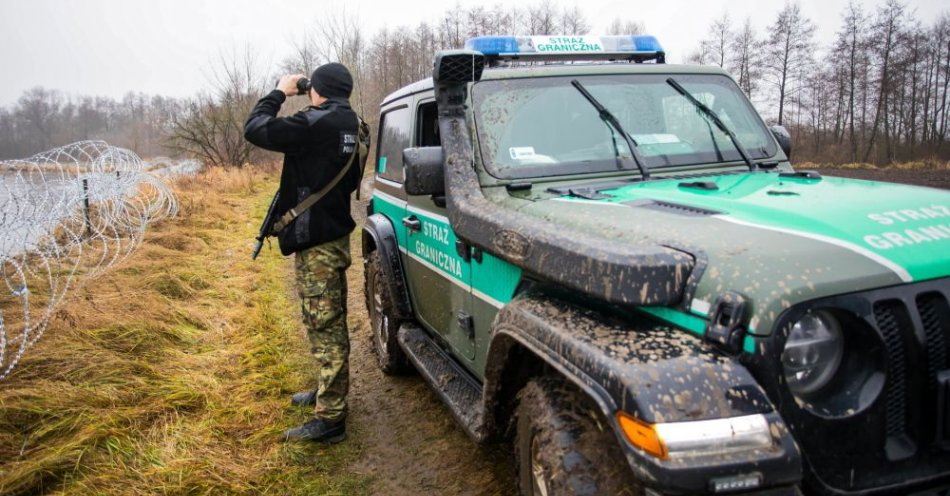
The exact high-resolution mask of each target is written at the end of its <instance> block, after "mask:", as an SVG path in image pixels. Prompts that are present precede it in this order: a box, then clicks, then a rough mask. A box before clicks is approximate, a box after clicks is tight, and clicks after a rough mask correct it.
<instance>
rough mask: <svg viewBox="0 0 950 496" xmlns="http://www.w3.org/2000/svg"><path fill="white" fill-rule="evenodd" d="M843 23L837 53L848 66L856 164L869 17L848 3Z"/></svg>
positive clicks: (849, 114)
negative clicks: (858, 95) (859, 93)
mask: <svg viewBox="0 0 950 496" xmlns="http://www.w3.org/2000/svg"><path fill="white" fill-rule="evenodd" d="M843 21H844V25H843V26H842V29H841V31H839V32H838V39H837V41H836V42H835V51H836V52H838V53H840V54H843V55H844V57H842V60H843V61H844V63H845V64H846V65H845V68H844V77H845V84H846V87H845V89H846V91H847V98H848V103H847V120H848V137H849V141H850V148H851V161H852V162H854V161H857V159H858V136H857V133H856V131H855V128H856V124H855V105H856V103H857V102H856V92H857V91H858V89H859V88H858V77H859V72H858V71H859V68H860V67H861V61H862V59H864V58H866V50H867V46H868V40H867V37H866V36H867V35H866V29H867V17H866V16H865V15H864V12H863V11H862V10H861V6H860V5H856V4H855V3H854V1H851V2H849V3H848V7H847V8H846V9H845V14H844V19H843ZM862 124H863V122H862Z"/></svg>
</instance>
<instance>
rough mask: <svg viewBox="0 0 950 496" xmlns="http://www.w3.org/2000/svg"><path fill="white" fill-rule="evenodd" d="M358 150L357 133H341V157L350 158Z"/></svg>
mask: <svg viewBox="0 0 950 496" xmlns="http://www.w3.org/2000/svg"><path fill="white" fill-rule="evenodd" d="M355 149H356V132H354V131H340V156H341V157H349V156H350V154H352V153H353V150H355Z"/></svg>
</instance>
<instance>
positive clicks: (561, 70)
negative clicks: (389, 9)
mask: <svg viewBox="0 0 950 496" xmlns="http://www.w3.org/2000/svg"><path fill="white" fill-rule="evenodd" d="M580 74H583V75H601V74H714V75H725V76H729V73H728V72H726V71H725V70H723V69H722V68H721V67H718V66H707V65H680V64H630V63H606V64H605V63H568V64H565V63H558V64H544V65H527V66H513V67H491V68H486V69H485V71H484V72H483V73H482V79H481V80H482V81H488V80H497V79H516V78H536V77H553V76H572V75H580ZM432 88H433V83H432V78H431V77H430V78H425V79H422V80H419V81H416V82H415V83H412V84H409V85H406V86H403V87H402V88H399V89H398V90H396V91H394V92H392V93H390V94H389V95H387V96H386V98H384V99H383V102H382V104H380V106H381V107H384V106H386V105H389V104H390V103H392V102H394V101H396V100H399V99H402V98H405V97H407V96H411V95H414V94H416V93H422V92H425V91H431V90H432Z"/></svg>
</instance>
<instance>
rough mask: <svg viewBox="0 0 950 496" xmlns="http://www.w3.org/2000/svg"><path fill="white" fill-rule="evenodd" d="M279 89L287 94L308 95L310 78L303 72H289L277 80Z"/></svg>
mask: <svg viewBox="0 0 950 496" xmlns="http://www.w3.org/2000/svg"><path fill="white" fill-rule="evenodd" d="M277 89H279V90H280V91H283V92H284V94H285V95H287V96H294V95H306V94H307V92H308V91H309V90H310V80H309V79H307V76H304V75H303V74H288V75H286V76H281V78H280V80H279V81H277Z"/></svg>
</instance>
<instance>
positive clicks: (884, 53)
mask: <svg viewBox="0 0 950 496" xmlns="http://www.w3.org/2000/svg"><path fill="white" fill-rule="evenodd" d="M903 21H904V5H903V4H901V3H900V2H899V1H898V0H887V1H886V3H885V4H884V6H883V7H881V8H880V9H879V10H878V13H877V19H876V21H875V26H874V35H875V38H876V39H877V43H876V44H875V47H876V49H875V50H874V51H875V54H874V55H875V57H876V58H877V61H878V65H879V70H878V74H877V87H878V95H877V107H876V109H875V111H874V122H873V124H872V125H871V135H870V136H869V137H868V143H867V148H866V149H865V152H864V160H865V161H867V160H868V159H869V158H870V156H871V151H872V150H873V148H874V141H875V138H876V137H877V132H878V129H879V128H880V127H881V123H882V122H883V127H884V141H885V156H886V157H887V160H891V158H892V157H891V156H892V149H891V142H890V133H889V120H888V119H889V115H888V114H889V113H888V112H887V106H888V98H889V96H890V91H891V70H892V63H893V59H892V57H893V55H894V51H895V45H896V43H897V41H898V36H899V34H900V31H901V29H902V28H903Z"/></svg>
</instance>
